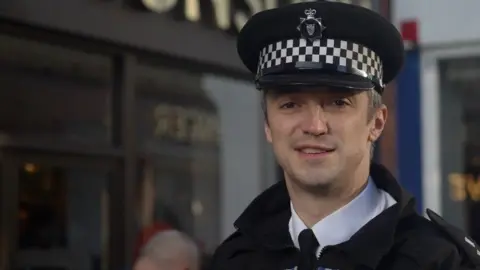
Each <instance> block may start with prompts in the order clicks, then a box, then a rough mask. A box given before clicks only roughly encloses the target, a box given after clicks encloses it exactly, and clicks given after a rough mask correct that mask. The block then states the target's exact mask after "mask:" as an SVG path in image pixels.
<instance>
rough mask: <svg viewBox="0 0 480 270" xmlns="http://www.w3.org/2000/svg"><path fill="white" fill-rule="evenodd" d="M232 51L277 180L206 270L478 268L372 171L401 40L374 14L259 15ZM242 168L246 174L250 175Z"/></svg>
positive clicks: (452, 231) (453, 233) (301, 7)
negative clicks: (258, 107) (248, 80)
mask: <svg viewBox="0 0 480 270" xmlns="http://www.w3.org/2000/svg"><path fill="white" fill-rule="evenodd" d="M237 50H238V53H239V55H240V58H241V59H242V61H243V63H244V64H245V65H246V66H247V68H248V69H249V70H250V71H251V72H252V73H253V74H255V75H256V77H255V83H256V86H257V88H258V89H259V90H261V91H262V97H263V100H262V105H263V109H264V114H265V134H266V138H267V141H268V142H270V143H271V144H272V147H273V151H274V153H275V156H276V158H277V161H278V163H279V164H280V166H281V167H282V169H283V172H284V181H280V182H278V183H276V184H275V185H273V186H272V187H270V188H269V189H267V190H266V191H264V192H263V193H262V194H260V195H259V196H258V197H257V198H255V199H254V200H253V201H252V203H251V204H250V205H249V206H248V207H247V208H246V210H245V211H244V212H243V213H242V214H241V215H240V217H239V218H238V219H237V220H236V221H235V229H236V231H235V232H234V233H233V234H232V235H231V236H230V237H228V238H227V239H226V240H225V241H224V242H223V243H222V244H221V245H220V247H219V248H218V249H217V250H216V252H215V254H214V256H213V263H212V267H213V270H227V269H228V270H244V269H262V270H268V269H271V270H278V269H296V270H313V269H341V270H353V269H357V270H360V269H365V270H367V269H371V270H373V269H378V270H407V269H408V270H419V269H423V270H427V269H429V270H440V269H441V270H458V269H464V270H466V269H480V251H479V250H478V248H477V245H476V244H475V243H474V242H473V241H472V240H471V239H470V238H469V237H468V236H467V235H465V233H464V232H463V231H461V230H459V229H457V228H455V227H453V226H451V225H449V224H448V223H447V222H445V221H444V220H443V219H442V218H441V217H440V216H438V215H436V214H435V213H434V212H433V211H427V214H428V216H429V217H430V220H428V219H426V218H424V217H423V216H422V215H420V214H419V213H417V212H416V208H415V199H414V198H413V196H412V195H411V194H410V193H409V192H408V191H406V190H405V189H403V188H402V187H401V186H400V185H399V183H398V181H397V180H396V179H395V178H394V177H393V176H392V175H391V174H390V172H389V171H388V170H387V169H386V168H385V167H383V166H381V165H380V164H376V163H374V162H372V152H373V151H372V150H373V146H374V143H375V142H376V141H377V140H378V139H379V137H380V135H381V133H382V131H383V129H384V127H385V124H386V121H387V115H388V110H387V107H386V106H385V105H384V104H383V102H382V93H383V91H384V90H385V85H386V84H388V83H390V82H391V81H392V80H393V79H394V78H395V77H396V75H397V74H398V73H399V72H400V70H401V67H402V64H403V59H404V49H403V40H402V37H401V35H400V33H399V32H398V30H397V29H396V28H395V26H394V25H392V24H391V23H390V22H389V21H387V20H386V19H385V18H383V17H382V16H381V15H380V14H378V13H376V12H374V11H372V10H369V9H366V8H362V7H360V6H357V5H351V4H345V3H340V2H336V1H313V2H304V3H298V4H291V5H287V6H284V7H281V8H276V9H270V10H266V11H262V12H260V13H257V14H256V15H254V16H253V17H252V18H251V19H250V20H249V21H248V22H247V24H246V25H245V26H244V27H243V28H242V30H241V32H240V34H239V36H238V42H237ZM247 169H248V168H247Z"/></svg>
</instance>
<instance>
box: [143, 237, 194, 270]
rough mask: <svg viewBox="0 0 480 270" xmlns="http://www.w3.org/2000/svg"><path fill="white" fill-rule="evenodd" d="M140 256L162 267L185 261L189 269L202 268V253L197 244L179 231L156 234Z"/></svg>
mask: <svg viewBox="0 0 480 270" xmlns="http://www.w3.org/2000/svg"><path fill="white" fill-rule="evenodd" d="M140 256H141V257H147V258H149V259H151V260H153V261H155V262H157V263H159V264H162V265H168V264H169V263H172V261H176V260H179V259H185V260H187V263H188V265H189V267H190V268H189V269H198V268H199V266H200V251H199V249H198V246H197V244H196V243H195V242H194V241H193V240H192V239H191V238H190V237H189V236H188V235H186V234H184V233H182V232H180V231H177V230H167V231H161V232H158V233H157V234H155V235H154V236H153V237H152V238H151V239H150V240H149V241H148V242H147V244H146V245H145V246H144V247H143V248H142V250H141V253H140Z"/></svg>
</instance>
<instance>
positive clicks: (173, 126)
mask: <svg viewBox="0 0 480 270" xmlns="http://www.w3.org/2000/svg"><path fill="white" fill-rule="evenodd" d="M153 119H154V121H155V128H154V137H155V138H159V139H170V140H174V141H178V142H183V143H214V142H216V141H217V139H218V117H217V116H216V115H214V114H212V113H210V112H206V111H203V110H200V109H196V108H188V107H183V106H176V105H171V104H158V105H157V106H155V108H154V110H153Z"/></svg>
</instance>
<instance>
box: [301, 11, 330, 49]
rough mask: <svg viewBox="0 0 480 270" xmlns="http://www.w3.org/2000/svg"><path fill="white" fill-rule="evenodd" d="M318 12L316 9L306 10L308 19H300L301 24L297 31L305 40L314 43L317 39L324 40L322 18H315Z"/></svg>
mask: <svg viewBox="0 0 480 270" xmlns="http://www.w3.org/2000/svg"><path fill="white" fill-rule="evenodd" d="M316 13H317V11H316V10H315V9H312V8H310V9H306V10H305V15H307V17H306V18H300V24H299V25H298V27H297V30H298V31H300V34H301V35H302V37H303V38H305V39H308V40H310V41H311V42H313V41H314V40H316V39H321V38H322V32H323V30H325V28H326V27H325V26H323V24H322V22H321V18H315V14H316Z"/></svg>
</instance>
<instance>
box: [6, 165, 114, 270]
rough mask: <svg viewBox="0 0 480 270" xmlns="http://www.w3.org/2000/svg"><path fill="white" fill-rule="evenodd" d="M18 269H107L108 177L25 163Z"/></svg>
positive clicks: (21, 171) (21, 176)
mask: <svg viewBox="0 0 480 270" xmlns="http://www.w3.org/2000/svg"><path fill="white" fill-rule="evenodd" d="M18 176H19V205H18V222H19V226H18V241H17V247H18V252H17V255H16V259H15V262H14V266H15V269H18V270H27V269H28V270H30V269H49V270H50V269H62V270H63V269H85V270H96V269H106V268H105V266H106V263H107V260H106V259H107V258H106V256H105V255H106V253H105V252H106V251H107V250H106V247H107V242H106V239H108V230H107V229H106V228H107V227H106V225H107V224H108V222H107V218H108V210H107V209H108V204H107V201H108V194H107V189H106V183H107V173H106V172H104V171H102V170H100V171H97V170H86V169H84V168H81V169H80V168H65V167H58V166H48V165H41V164H36V163H24V164H23V165H22V167H20V168H19V170H18Z"/></svg>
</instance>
